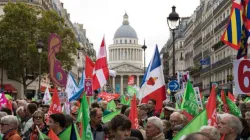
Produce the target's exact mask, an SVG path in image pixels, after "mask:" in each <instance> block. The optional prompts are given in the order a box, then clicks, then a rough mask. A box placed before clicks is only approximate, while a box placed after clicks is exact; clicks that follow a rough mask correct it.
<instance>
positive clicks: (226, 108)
mask: <svg viewBox="0 0 250 140" xmlns="http://www.w3.org/2000/svg"><path fill="white" fill-rule="evenodd" d="M220 94H221V95H220V96H221V100H222V102H223V110H224V112H225V113H229V108H228V106H227V101H226V96H225V93H224V90H221V93H220Z"/></svg>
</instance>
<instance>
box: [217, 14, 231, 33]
mask: <svg viewBox="0 0 250 140" xmlns="http://www.w3.org/2000/svg"><path fill="white" fill-rule="evenodd" d="M228 20H229V16H228V17H227V18H226V19H224V20H223V21H222V22H221V23H220V24H219V25H217V26H216V27H215V28H214V33H217V32H218V31H219V30H220V29H223V27H224V26H226V24H227V23H228Z"/></svg>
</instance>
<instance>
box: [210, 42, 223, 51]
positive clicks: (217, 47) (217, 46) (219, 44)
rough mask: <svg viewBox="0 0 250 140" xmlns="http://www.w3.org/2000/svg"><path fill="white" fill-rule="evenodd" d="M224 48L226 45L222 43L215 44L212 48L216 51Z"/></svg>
mask: <svg viewBox="0 0 250 140" xmlns="http://www.w3.org/2000/svg"><path fill="white" fill-rule="evenodd" d="M223 46H224V43H223V42H222V41H219V42H218V43H216V44H214V45H213V46H212V48H213V49H214V51H216V50H218V49H220V48H221V47H223Z"/></svg>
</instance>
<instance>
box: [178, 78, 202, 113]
mask: <svg viewBox="0 0 250 140" xmlns="http://www.w3.org/2000/svg"><path fill="white" fill-rule="evenodd" d="M181 109H184V110H186V111H187V112H188V113H189V114H191V115H192V116H196V115H198V114H199V105H198V103H197V100H196V93H195V91H194V88H193V86H192V84H191V83H190V81H189V80H188V82H187V86H186V89H185V92H184V95H183V100H182V103H181Z"/></svg>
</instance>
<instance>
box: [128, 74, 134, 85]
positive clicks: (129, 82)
mask: <svg viewBox="0 0 250 140" xmlns="http://www.w3.org/2000/svg"><path fill="white" fill-rule="evenodd" d="M134 83H135V77H134V76H132V75H131V76H129V77H128V85H130V86H131V85H133V84H134Z"/></svg>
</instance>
